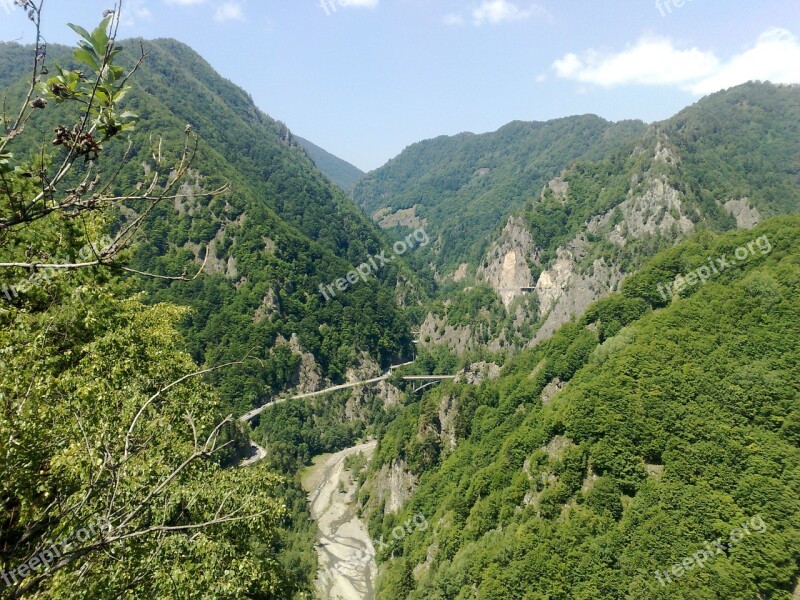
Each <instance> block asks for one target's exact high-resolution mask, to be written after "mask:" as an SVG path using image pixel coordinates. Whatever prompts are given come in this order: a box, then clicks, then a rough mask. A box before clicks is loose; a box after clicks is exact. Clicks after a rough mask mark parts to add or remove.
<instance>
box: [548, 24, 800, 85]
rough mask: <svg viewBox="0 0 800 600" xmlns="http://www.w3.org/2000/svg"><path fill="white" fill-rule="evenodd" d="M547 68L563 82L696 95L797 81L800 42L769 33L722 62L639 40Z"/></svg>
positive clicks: (657, 40) (655, 40)
mask: <svg viewBox="0 0 800 600" xmlns="http://www.w3.org/2000/svg"><path fill="white" fill-rule="evenodd" d="M552 69H553V71H555V73H556V75H557V76H558V77H560V78H562V79H570V80H572V81H579V82H581V83H590V84H594V85H599V86H603V87H615V86H620V85H653V86H672V87H678V88H680V89H684V90H687V91H690V92H692V93H694V94H697V95H701V94H707V93H711V92H715V91H718V90H721V89H725V88H728V87H732V86H735V85H738V84H740V83H745V82H746V81H750V80H754V79H760V80H769V81H772V82H773V83H800V43H799V42H798V39H797V37H796V36H794V35H793V34H792V33H791V32H789V31H787V30H785V29H770V30H768V31H766V32H764V33H763V34H762V35H761V36H760V37H759V39H758V41H757V42H756V43H755V44H754V45H753V46H751V47H750V48H748V49H746V50H744V51H743V52H742V53H741V54H738V55H736V56H733V57H731V58H729V59H728V60H726V61H724V60H721V59H720V58H718V57H717V56H716V55H715V54H714V53H713V52H711V51H708V50H701V49H699V48H696V47H693V48H679V47H677V46H676V44H675V42H674V41H673V40H671V39H670V38H664V37H653V36H644V37H642V38H640V39H639V41H637V42H636V43H635V44H634V45H633V46H629V47H628V48H626V49H625V50H622V51H621V52H616V53H613V52H612V53H604V52H599V51H597V50H588V51H586V52H583V53H582V54H580V55H578V54H575V53H569V54H566V55H564V56H563V57H562V58H560V59H558V60H556V61H555V62H554V63H553V65H552Z"/></svg>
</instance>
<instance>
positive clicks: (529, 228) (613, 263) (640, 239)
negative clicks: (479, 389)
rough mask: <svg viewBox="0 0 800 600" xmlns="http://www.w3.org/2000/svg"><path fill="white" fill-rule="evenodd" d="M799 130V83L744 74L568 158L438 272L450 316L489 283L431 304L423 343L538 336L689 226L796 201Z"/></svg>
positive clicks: (730, 223)
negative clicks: (744, 78) (480, 243)
mask: <svg viewBox="0 0 800 600" xmlns="http://www.w3.org/2000/svg"><path fill="white" fill-rule="evenodd" d="M799 131H800V87H798V86H775V85H772V84H768V83H764V84H757V83H751V84H746V85H742V86H739V87H736V88H732V89H730V90H727V91H724V92H719V93H717V94H713V95H711V96H708V97H706V98H704V99H702V100H701V101H699V102H697V103H696V104H694V105H693V106H690V107H688V108H687V109H685V110H683V111H681V112H680V113H679V114H678V115H676V116H675V117H673V118H671V119H669V120H667V121H664V122H661V123H655V124H653V125H651V126H649V127H648V128H647V129H646V130H645V131H644V132H643V133H641V134H640V135H638V136H636V138H635V139H633V140H628V142H627V144H626V145H623V146H622V147H619V148H617V149H616V150H613V151H610V152H607V153H606V154H604V155H603V156H602V157H600V158H597V159H586V158H579V159H578V160H576V161H574V163H573V164H571V165H570V166H569V167H568V168H566V169H565V170H564V171H562V172H561V173H560V174H559V175H558V176H557V177H554V178H553V179H552V180H550V181H549V182H548V183H547V185H545V186H543V188H542V189H541V190H540V192H539V193H538V194H537V195H536V197H535V198H533V199H532V200H530V201H529V202H527V203H526V204H525V205H524V206H523V207H522V208H521V209H520V210H519V211H517V212H516V213H515V214H512V215H511V216H508V217H505V218H504V219H503V221H502V228H500V229H498V230H497V231H496V233H495V235H494V237H493V239H492V241H491V244H489V247H488V249H487V251H486V252H485V254H484V255H483V257H482V258H481V260H480V261H478V262H470V263H464V264H462V265H460V268H459V269H458V270H457V271H456V272H454V273H451V275H452V278H445V279H443V283H444V284H445V285H444V286H443V290H444V294H443V299H444V296H446V299H447V300H449V301H450V304H451V305H452V306H454V307H455V309H456V312H457V313H459V315H461V313H463V312H464V307H466V306H470V305H472V304H474V296H475V294H476V293H477V292H475V291H474V289H473V288H474V286H475V285H476V284H477V285H478V286H479V289H485V287H488V288H491V289H492V290H494V292H495V293H496V296H495V297H496V298H497V300H492V301H491V302H489V303H484V304H485V305H487V306H489V307H490V308H489V312H488V313H486V312H484V313H482V314H481V313H475V312H474V311H473V312H472V313H470V314H469V315H468V316H467V317H466V318H464V317H463V316H456V317H455V318H454V316H453V315H452V314H450V313H451V312H452V311H451V310H450V309H448V307H446V306H441V305H432V306H431V311H430V314H429V315H428V317H427V319H426V320H425V323H423V326H422V335H423V341H425V342H426V343H446V344H448V345H450V346H451V347H456V348H459V349H463V348H470V347H476V346H478V345H480V344H482V343H488V344H490V345H491V346H492V347H494V348H496V349H499V348H506V347H509V346H511V347H520V346H522V345H525V344H526V343H527V340H529V339H531V338H533V339H534V340H535V341H539V340H542V339H545V338H546V337H547V336H549V335H552V333H553V332H554V331H555V330H556V329H557V328H558V327H559V326H560V325H562V324H563V323H565V322H567V321H568V320H569V319H570V318H572V317H573V316H576V315H577V316H580V315H581V314H582V312H583V311H584V310H585V309H586V308H587V307H588V305H589V304H590V303H591V302H593V301H594V300H596V299H598V298H599V297H601V296H603V295H605V294H607V293H609V292H610V291H613V290H615V289H617V288H618V286H619V285H620V283H621V282H622V281H623V280H624V279H625V277H627V276H628V275H629V274H631V273H633V272H635V271H636V269H638V268H639V266H641V264H642V263H643V262H644V261H645V260H646V259H647V258H648V257H650V256H653V255H654V254H655V253H656V252H658V251H659V250H661V249H664V248H668V247H670V246H672V245H674V244H675V243H676V242H678V241H680V240H682V239H686V237H688V236H689V235H691V234H692V233H693V232H695V231H702V230H705V229H710V230H712V231H715V232H723V231H727V230H729V229H732V228H734V227H752V226H753V225H755V224H756V223H758V222H759V221H761V220H762V219H764V218H768V217H770V216H774V215H780V214H787V213H796V212H798V211H800V136H799V135H798V132H799ZM432 251H433V252H436V246H435V245H432ZM481 293H484V292H481ZM503 308H505V310H503Z"/></svg>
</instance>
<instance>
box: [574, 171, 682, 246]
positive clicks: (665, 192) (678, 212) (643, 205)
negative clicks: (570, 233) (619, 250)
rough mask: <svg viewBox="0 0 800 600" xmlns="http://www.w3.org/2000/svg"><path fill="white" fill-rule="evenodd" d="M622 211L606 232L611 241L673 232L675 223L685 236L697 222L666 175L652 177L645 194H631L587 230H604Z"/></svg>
mask: <svg viewBox="0 0 800 600" xmlns="http://www.w3.org/2000/svg"><path fill="white" fill-rule="evenodd" d="M616 211H618V212H616ZM620 213H621V216H622V219H621V220H620V222H619V223H617V224H616V225H614V227H613V230H612V231H611V232H609V233H607V234H606V235H607V237H608V239H609V240H611V241H612V242H614V243H615V244H617V245H619V246H624V245H625V243H626V240H628V239H630V238H633V239H640V238H642V237H644V236H645V235H647V234H650V235H653V234H656V233H659V234H669V233H670V232H671V231H672V230H673V226H675V227H677V232H678V233H679V235H680V236H681V238H682V237H685V236H687V235H689V234H691V233H692V231H694V223H693V222H692V221H691V220H690V219H689V218H688V217H687V216H686V215H685V214H684V212H683V205H682V203H681V200H680V195H679V193H678V190H676V189H675V188H673V187H670V186H669V184H668V183H667V180H666V178H665V177H663V176H662V177H659V178H657V179H654V180H652V181H651V182H650V185H649V186H648V187H647V189H646V190H645V192H644V193H643V194H640V195H637V196H633V197H630V198H628V199H626V200H625V201H624V202H622V203H621V204H620V205H619V206H618V207H617V208H615V209H613V210H610V211H608V212H607V213H605V214H604V215H601V216H597V217H595V218H594V219H592V220H591V221H589V223H588V224H587V226H586V230H587V231H588V232H590V233H598V232H601V231H602V230H603V229H605V228H607V226H608V224H609V222H610V221H611V219H612V218H613V217H614V216H615V214H620ZM676 241H677V240H676Z"/></svg>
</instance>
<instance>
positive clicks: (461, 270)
mask: <svg viewBox="0 0 800 600" xmlns="http://www.w3.org/2000/svg"><path fill="white" fill-rule="evenodd" d="M468 269H469V265H468V264H467V263H461V264H460V265H458V269H456V272H455V273H454V274H453V281H455V282H456V283H458V282H459V281H463V280H464V279H466V278H467V273H468V272H469V271H468Z"/></svg>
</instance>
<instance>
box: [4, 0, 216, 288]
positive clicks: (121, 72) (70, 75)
mask: <svg viewBox="0 0 800 600" xmlns="http://www.w3.org/2000/svg"><path fill="white" fill-rule="evenodd" d="M22 5H24V8H25V9H26V10H27V11H28V16H29V18H30V20H31V21H32V22H33V23H34V26H35V28H36V45H35V49H34V64H33V68H32V75H31V79H30V82H29V85H28V88H27V93H26V96H25V100H24V102H23V104H22V107H21V109H20V111H19V113H18V115H17V116H16V117H15V118H9V117H8V116H6V115H3V123H4V125H5V134H4V135H2V136H0V242H7V241H9V240H10V237H9V236H10V235H11V233H12V232H14V231H19V230H20V229H21V228H23V227H24V226H26V225H29V224H33V223H36V222H39V221H42V220H45V219H47V218H48V217H55V218H59V219H63V220H64V221H67V222H74V221H77V220H84V219H89V220H93V221H95V225H96V226H98V225H99V226H107V225H108V223H107V220H108V215H109V211H111V210H112V209H117V210H122V208H123V207H124V210H122V212H124V213H125V214H126V215H128V220H127V222H126V223H125V224H124V225H123V226H122V227H120V228H119V230H118V231H117V233H116V235H115V236H114V239H113V242H112V243H111V244H108V245H107V246H105V247H103V248H100V249H99V251H98V252H96V253H95V256H94V260H91V261H84V262H72V263H71V262H67V263H59V264H52V263H48V262H47V261H43V260H13V261H0V268H17V269H20V268H23V269H29V270H33V271H35V270H38V269H43V268H50V269H67V270H68V269H80V268H86V267H96V266H100V265H111V264H112V263H114V261H115V259H117V258H118V257H119V254H120V252H122V251H123V250H124V249H125V248H128V247H130V245H131V244H132V243H133V241H134V239H135V237H136V234H137V233H138V231H139V230H140V228H141V226H142V224H143V223H144V221H145V219H146V218H147V217H148V216H149V215H150V214H151V212H152V210H153V209H154V208H155V206H157V205H158V204H159V203H161V202H163V201H164V200H174V199H176V198H178V197H179V196H180V194H179V193H178V191H177V189H178V185H179V184H180V182H181V181H182V180H183V179H184V177H185V176H186V174H187V173H188V172H189V170H190V167H191V165H192V162H193V160H194V157H195V155H196V152H197V147H198V138H197V136H196V135H194V134H193V133H192V131H191V128H190V127H187V129H186V132H185V141H184V147H183V151H182V153H181V155H180V157H179V159H178V161H177V163H176V164H175V165H172V166H167V165H164V164H163V163H164V161H163V158H162V154H161V152H160V148H159V152H158V153H157V154H156V153H154V154H153V156H154V160H155V162H156V169H155V170H150V169H148V170H147V172H146V174H145V178H144V179H142V180H141V181H139V182H138V183H137V184H136V185H135V189H134V191H126V192H124V193H119V192H118V190H117V189H116V187H117V184H118V177H119V175H120V172H121V170H122V167H123V166H124V165H125V164H126V162H127V159H128V158H129V156H130V153H131V150H132V148H131V144H130V143H129V144H128V147H127V149H126V151H125V154H124V155H123V158H122V160H121V161H120V162H119V165H118V166H117V168H116V169H113V170H112V169H108V168H105V169H101V168H100V166H99V162H100V159H101V157H102V153H103V150H104V144H105V143H106V142H109V141H110V140H113V139H115V138H117V137H119V136H121V135H122V134H124V133H125V132H127V131H130V130H132V129H133V128H134V126H135V124H136V122H137V120H138V117H137V116H136V115H135V114H133V113H131V112H130V111H122V112H121V110H120V103H121V102H122V101H123V99H124V98H125V96H126V95H127V94H128V92H129V91H130V89H131V84H130V79H131V77H132V76H133V75H134V74H135V73H136V71H137V70H138V69H139V67H140V66H141V65H142V64H143V63H144V61H145V60H146V58H147V53H146V52H145V50H144V47H142V48H141V52H140V55H139V58H138V60H137V61H136V63H135V64H134V66H133V67H132V68H131V69H130V70H129V71H127V72H126V71H125V69H123V68H122V67H120V66H118V65H117V64H115V59H116V58H117V57H118V55H119V54H120V52H121V51H122V46H120V45H119V44H117V42H116V36H117V31H118V29H119V17H120V10H121V8H122V3H121V2H118V3H117V5H116V6H115V9H114V10H111V11H106V15H105V16H104V18H103V20H102V21H101V22H100V24H99V25H98V26H97V27H96V28H95V29H94V30H93V31H91V32H89V31H87V30H86V29H84V28H83V27H80V26H78V25H72V24H70V27H71V28H72V29H73V31H75V32H76V33H77V34H78V35H79V36H80V38H81V39H80V40H79V42H78V47H77V48H76V49H75V50H74V52H73V55H74V58H75V60H76V61H77V62H78V63H79V65H80V66H81V67H85V68H84V69H83V70H69V69H66V68H63V67H56V74H55V76H53V77H51V78H49V79H45V75H47V74H48V68H47V66H46V64H45V57H46V45H45V44H44V42H43V40H42V38H41V33H40V29H41V15H42V5H43V0H40V1H39V2H38V3H37V2H35V1H33V0H24V1H23V2H22ZM87 73H88V75H87ZM37 92H38V93H39V94H41V95H39V96H37V97H36V98H34V96H35V95H36V93H37ZM50 102H52V103H54V104H55V105H56V106H63V107H64V109H72V108H75V109H77V111H76V112H75V113H74V114H73V115H72V117H71V118H70V121H69V122H62V123H61V124H60V125H58V126H57V127H56V130H55V138H54V139H53V140H52V143H51V145H52V146H53V147H55V148H62V149H63V151H62V152H63V156H57V155H55V156H50V155H49V154H48V153H47V152H46V151H45V148H44V145H42V146H41V148H40V155H41V159H40V160H39V161H38V163H37V164H36V165H34V166H33V167H30V166H28V165H25V164H23V163H22V162H20V161H19V160H17V159H16V158H15V155H14V154H13V153H12V152H11V148H12V146H13V144H14V142H15V140H18V139H19V138H20V137H21V136H22V135H24V133H25V127H26V124H28V122H29V121H30V119H31V118H32V116H33V114H34V113H35V112H36V111H37V110H39V111H41V110H47V108H48V106H50ZM81 158H82V159H83V161H82V163H81V161H80V159H81ZM51 162H53V163H54V164H55V165H56V166H55V168H53V169H49V168H48V165H49V164H50V163H51ZM158 167H167V168H162V169H158ZM226 190H227V186H222V187H220V188H218V189H215V190H204V191H203V193H204V194H205V195H207V196H216V195H219V194H222V193H224V192H225V191H226ZM87 237H88V234H87ZM86 243H87V244H88V245H89V246H91V247H95V245H94V244H91V241H90V240H89V239H87V240H86ZM28 253H29V254H30V251H29V252H28ZM37 253H38V254H42V253H44V251H43V250H40V251H39V252H36V251H34V254H37ZM121 268H122V269H123V270H127V271H129V272H133V273H137V274H140V275H148V274H147V273H142V272H141V271H135V270H132V269H129V268H127V267H121ZM198 274H199V272H198ZM167 279H172V280H178V279H182V280H186V279H188V278H187V277H186V274H185V273H184V274H183V275H181V276H178V277H169V278H167Z"/></svg>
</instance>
